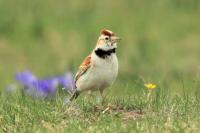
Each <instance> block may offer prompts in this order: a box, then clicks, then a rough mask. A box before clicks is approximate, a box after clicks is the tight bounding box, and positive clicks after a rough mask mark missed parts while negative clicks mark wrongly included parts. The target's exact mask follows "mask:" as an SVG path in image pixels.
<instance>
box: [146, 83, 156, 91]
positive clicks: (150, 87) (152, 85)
mask: <svg viewBox="0 0 200 133" xmlns="http://www.w3.org/2000/svg"><path fill="white" fill-rule="evenodd" d="M144 86H145V87H146V88H147V89H148V90H149V91H151V90H153V89H155V88H156V85H155V84H152V83H147V84H145V85H144Z"/></svg>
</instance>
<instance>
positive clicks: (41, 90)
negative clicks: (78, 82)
mask: <svg viewBox="0 0 200 133" xmlns="http://www.w3.org/2000/svg"><path fill="white" fill-rule="evenodd" d="M15 79H16V81H17V82H19V83H20V84H21V85H22V86H23V90H24V92H25V93H26V94H28V95H29V96H32V97H35V98H46V97H55V96H56V92H57V88H58V87H63V88H64V90H66V91H67V92H69V93H70V94H71V93H72V92H73V91H74V86H75V84H74V80H73V75H72V73H70V72H68V73H66V74H64V75H61V76H57V77H49V78H44V79H38V78H37V77H36V76H34V75H33V74H32V73H31V72H30V71H23V72H21V73H17V74H16V75H15Z"/></svg>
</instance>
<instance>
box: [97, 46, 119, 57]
mask: <svg viewBox="0 0 200 133" xmlns="http://www.w3.org/2000/svg"><path fill="white" fill-rule="evenodd" d="M115 51H116V48H113V49H110V50H107V51H106V50H103V49H100V48H98V49H97V50H95V53H96V55H97V56H98V57H100V58H103V59H105V58H106V57H108V56H111V54H112V53H115Z"/></svg>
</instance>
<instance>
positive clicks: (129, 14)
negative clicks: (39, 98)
mask: <svg viewBox="0 0 200 133" xmlns="http://www.w3.org/2000/svg"><path fill="white" fill-rule="evenodd" d="M102 28H108V29H110V30H112V31H113V32H115V33H116V34H117V35H118V36H120V37H121V38H122V41H121V42H120V43H119V45H118V50H117V54H118V57H119V63H120V69H119V77H118V80H117V81H118V82H117V83H116V86H117V85H119V87H124V86H126V84H131V83H133V84H134V83H135V82H136V81H135V80H137V79H140V78H141V79H143V80H145V81H153V82H156V83H159V82H161V81H166V82H167V83H170V84H172V82H173V81H176V80H178V79H179V78H180V77H181V78H183V79H189V80H193V79H199V77H198V76H199V74H200V63H199V61H200V1H199V0H153V1H149V0H110V1H108V0H98V1H94V0H87V1H81V0H15V1H14V0H0V87H1V88H4V87H5V86H6V85H8V84H10V83H11V82H13V75H14V73H15V72H16V71H21V70H25V69H29V70H31V71H33V73H34V74H36V75H38V76H39V77H44V76H51V75H57V74H62V73H64V72H65V71H68V70H70V71H73V72H75V71H76V70H77V68H78V66H79V64H80V63H81V61H82V60H83V59H84V58H85V56H87V55H88V54H89V53H90V52H91V50H92V49H93V48H94V46H95V43H96V40H97V38H98V36H99V32H100V30H101V29H102ZM120 85H121V86H120Z"/></svg>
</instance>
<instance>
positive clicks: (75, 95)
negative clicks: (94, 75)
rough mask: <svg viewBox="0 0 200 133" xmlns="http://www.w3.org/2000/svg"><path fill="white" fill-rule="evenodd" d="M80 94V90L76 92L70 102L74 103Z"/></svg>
mask: <svg viewBox="0 0 200 133" xmlns="http://www.w3.org/2000/svg"><path fill="white" fill-rule="evenodd" d="M79 94H80V92H79V91H78V90H76V91H75V92H74V93H73V95H72V96H71V98H70V99H69V100H70V101H73V100H74V99H76V98H77V97H78V96H79Z"/></svg>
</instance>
